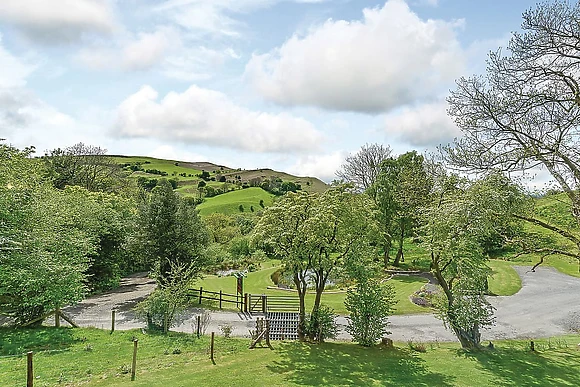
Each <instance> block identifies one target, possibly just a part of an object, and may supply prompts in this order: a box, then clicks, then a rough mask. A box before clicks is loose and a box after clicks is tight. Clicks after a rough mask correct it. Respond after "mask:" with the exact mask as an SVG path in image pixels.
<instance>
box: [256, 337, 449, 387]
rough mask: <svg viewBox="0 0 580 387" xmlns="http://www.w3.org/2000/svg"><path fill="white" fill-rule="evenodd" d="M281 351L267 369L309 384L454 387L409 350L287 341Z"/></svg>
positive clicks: (447, 378) (444, 376) (292, 380)
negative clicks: (278, 358)
mask: <svg viewBox="0 0 580 387" xmlns="http://www.w3.org/2000/svg"><path fill="white" fill-rule="evenodd" d="M279 351H280V354H281V357H282V360H280V361H276V362H274V363H273V364H272V365H268V366H267V367H268V369H270V371H272V372H275V373H279V374H281V375H283V377H284V378H286V380H287V381H289V382H292V383H296V384H300V385H306V386H319V385H334V386H355V385H356V386H366V385H396V386H451V385H453V380H454V378H453V377H449V376H446V375H442V374H438V373H434V372H431V371H429V370H428V369H427V367H426V365H425V361H424V360H422V359H421V358H420V357H419V356H418V355H417V354H415V353H413V352H411V351H409V350H406V349H399V348H394V349H381V348H363V347H360V346H355V345H344V344H336V343H325V344H322V345H310V344H305V343H285V344H283V345H281V346H280V347H279Z"/></svg>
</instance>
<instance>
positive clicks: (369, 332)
mask: <svg viewBox="0 0 580 387" xmlns="http://www.w3.org/2000/svg"><path fill="white" fill-rule="evenodd" d="M395 302H396V301H395V290H394V288H393V286H391V285H389V284H381V283H379V282H378V281H376V280H366V281H363V282H359V283H358V284H357V285H356V288H355V289H349V290H348V292H347V295H346V299H345V301H344V304H345V306H346V310H348V312H349V313H350V316H348V317H347V318H348V320H349V321H348V326H347V327H346V330H347V332H348V333H350V334H351V335H352V339H353V341H356V342H358V343H359V344H360V345H363V346H365V347H370V346H372V345H374V344H375V342H376V341H377V340H378V339H380V338H381V337H382V336H383V335H384V334H388V333H389V332H387V330H386V327H387V325H388V321H387V317H388V316H389V315H390V314H391V313H392V310H393V306H394V304H395Z"/></svg>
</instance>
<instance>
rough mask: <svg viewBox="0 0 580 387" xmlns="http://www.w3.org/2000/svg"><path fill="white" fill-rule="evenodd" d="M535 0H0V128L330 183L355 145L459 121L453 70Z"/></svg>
mask: <svg viewBox="0 0 580 387" xmlns="http://www.w3.org/2000/svg"><path fill="white" fill-rule="evenodd" d="M535 3H536V0H509V1H506V0H472V1H471V0H470V1H468V0H388V1H384V0H383V1H377V0H375V1H371V0H0V138H4V139H6V141H7V142H8V143H10V144H12V145H14V146H16V147H19V148H23V147H26V146H30V145H33V146H35V147H36V149H37V154H39V155H41V154H43V153H44V152H45V151H46V150H50V149H54V148H64V147H67V146H70V145H73V144H75V143H78V142H84V143H85V144H89V145H96V146H100V147H102V148H105V149H107V150H108V153H109V154H124V155H138V156H152V157H159V158H167V159H173V160H180V161H210V162H213V163H216V164H220V165H227V166H230V167H239V168H244V169H254V168H273V169H277V170H282V171H286V172H289V173H293V174H296V175H300V176H315V177H318V178H320V179H322V180H325V181H327V182H330V181H331V180H333V179H334V178H335V171H336V170H337V169H338V168H339V167H340V165H341V164H342V163H343V162H344V159H345V158H346V157H347V156H348V155H349V154H352V153H355V152H356V151H357V150H359V149H360V147H361V146H362V145H364V144H367V143H369V144H370V143H380V144H385V145H389V146H390V147H391V148H392V149H393V151H394V153H395V154H401V153H404V152H406V151H410V150H417V151H419V152H430V151H433V150H435V149H436V147H437V145H439V144H447V143H449V142H450V141H452V140H453V139H454V138H455V137H458V136H460V135H461V132H460V131H459V130H458V128H457V127H456V126H455V125H454V123H453V121H452V120H451V119H450V118H449V117H448V116H447V114H446V108H447V107H446V102H445V98H446V96H447V95H448V94H449V91H450V90H451V89H453V88H454V84H455V80H456V79H458V78H460V77H462V76H471V75H474V74H482V73H483V72H484V71H485V60H486V57H487V55H488V53H489V52H490V50H493V51H495V50H497V49H498V48H499V47H506V45H507V42H508V41H509V38H510V35H511V33H512V32H514V31H518V30H519V26H520V24H521V14H522V12H523V11H525V10H526V9H529V8H531V7H534V6H535Z"/></svg>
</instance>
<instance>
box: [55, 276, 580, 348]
mask: <svg viewBox="0 0 580 387" xmlns="http://www.w3.org/2000/svg"><path fill="white" fill-rule="evenodd" d="M515 270H516V271H517V273H518V274H519V275H520V277H521V278H522V289H521V290H520V291H519V292H518V293H517V294H515V295H513V296H509V297H490V302H491V303H492V305H493V306H494V307H496V308H497V310H496V317H497V323H496V325H495V326H494V327H492V328H491V329H490V330H487V331H483V333H482V336H483V339H484V340H486V339H487V340H495V339H508V338H532V337H550V336H555V335H559V334H564V333H568V332H570V331H571V330H572V329H578V328H580V300H579V299H578V297H579V296H580V278H575V277H570V276H567V275H564V274H561V273H559V272H558V271H557V270H555V269H553V268H551V267H540V268H538V269H536V272H531V271H530V267H524V266H516V267H515ZM154 287H155V283H154V281H153V280H151V279H148V278H147V277H146V276H145V275H144V274H139V275H134V276H132V277H129V278H125V279H123V281H122V282H121V287H120V288H119V289H117V290H115V291H112V292H109V293H107V294H103V295H99V296H95V297H91V298H88V299H87V300H85V301H83V302H81V303H80V304H78V305H76V306H74V307H69V308H66V309H65V312H66V313H67V314H69V315H70V316H72V317H73V318H74V320H75V322H77V323H78V324H79V325H81V326H94V327H98V328H105V329H108V328H109V327H110V317H111V309H113V308H114V309H117V310H118V312H117V319H116V320H117V324H116V329H120V330H123V329H132V328H139V327H143V326H144V324H143V323H142V322H139V321H136V320H135V316H134V314H133V312H132V311H131V309H132V308H133V306H134V305H135V304H136V303H137V302H139V301H141V300H142V299H144V298H145V297H146V296H147V294H149V293H150V292H151V291H152V290H153V289H154ZM201 312H202V310H201V309H196V308H193V309H191V310H190V311H189V313H190V314H189V315H190V316H192V317H191V318H189V319H187V320H185V321H184V322H183V323H181V324H180V325H179V326H177V327H176V328H174V330H176V331H182V332H192V330H193V325H194V316H195V315H197V314H199V313H201ZM256 317H261V316H260V315H255V314H254V315H253V316H250V315H248V314H243V313H235V312H218V311H215V312H211V322H210V325H209V327H208V328H207V330H208V332H209V331H215V332H218V334H220V333H219V332H220V330H219V326H220V325H223V324H229V325H231V326H232V327H233V332H232V335H234V336H248V337H249V330H250V329H254V328H255V318H256ZM390 321H391V325H390V326H389V330H390V331H391V332H392V333H391V335H390V337H391V338H392V339H393V340H397V341H408V340H413V341H423V342H427V341H454V340H455V336H454V335H453V334H452V333H451V332H450V331H448V330H446V329H445V327H444V326H443V324H442V322H441V321H440V320H438V319H437V318H435V316H434V315H432V314H418V315H403V316H392V317H390ZM338 324H339V327H340V328H341V329H340V334H339V337H338V338H339V339H343V340H349V339H350V336H349V335H348V333H346V332H345V330H344V327H345V326H346V324H347V320H346V318H345V317H339V318H338Z"/></svg>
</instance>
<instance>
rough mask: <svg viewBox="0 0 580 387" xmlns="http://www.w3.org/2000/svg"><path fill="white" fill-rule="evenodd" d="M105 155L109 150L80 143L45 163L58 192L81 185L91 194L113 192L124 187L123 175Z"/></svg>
mask: <svg viewBox="0 0 580 387" xmlns="http://www.w3.org/2000/svg"><path fill="white" fill-rule="evenodd" d="M106 153H107V150H106V149H103V148H100V147H98V146H92V145H85V144H83V143H82V142H79V143H78V144H75V145H73V146H70V147H68V148H65V149H60V148H57V149H53V150H51V151H49V152H48V153H47V154H46V156H44V157H43V160H44V162H45V165H46V170H47V174H48V177H49V178H50V179H51V180H52V181H53V184H54V186H55V187H56V188H59V189H63V188H64V187H66V186H67V185H78V186H80V187H83V188H86V189H88V190H89V191H113V190H116V189H117V188H118V187H119V185H120V183H121V177H122V171H121V168H120V166H119V165H118V164H117V163H116V162H115V160H114V159H112V158H111V157H109V156H107V155H106Z"/></svg>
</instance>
